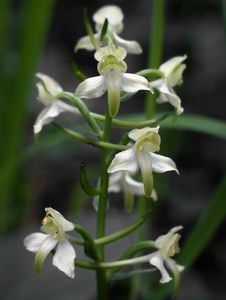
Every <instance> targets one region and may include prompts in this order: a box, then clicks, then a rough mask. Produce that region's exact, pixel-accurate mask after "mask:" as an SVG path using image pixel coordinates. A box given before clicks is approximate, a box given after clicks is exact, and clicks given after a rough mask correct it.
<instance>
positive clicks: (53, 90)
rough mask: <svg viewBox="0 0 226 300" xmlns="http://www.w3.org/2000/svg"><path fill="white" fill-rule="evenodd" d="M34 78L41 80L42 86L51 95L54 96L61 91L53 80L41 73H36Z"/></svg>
mask: <svg viewBox="0 0 226 300" xmlns="http://www.w3.org/2000/svg"><path fill="white" fill-rule="evenodd" d="M36 77H37V78H38V79H40V80H41V82H42V84H43V85H44V86H45V88H46V90H47V91H48V92H49V93H50V94H51V95H53V96H55V95H57V94H59V93H61V92H62V91H63V89H62V87H61V86H60V85H59V83H58V82H57V81H56V80H54V79H53V78H51V77H49V76H47V75H45V74H42V73H37V74H36Z"/></svg>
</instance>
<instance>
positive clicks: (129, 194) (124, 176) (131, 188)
mask: <svg viewBox="0 0 226 300" xmlns="http://www.w3.org/2000/svg"><path fill="white" fill-rule="evenodd" d="M131 175H132V174H131V173H129V172H128V171H119V172H115V173H113V174H111V175H110V177H109V187H108V192H109V193H119V192H121V191H122V192H123V195H124V201H125V208H126V210H127V211H130V210H131V209H132V207H133V202H134V196H144V195H145V192H144V184H143V182H139V181H137V180H135V179H133V178H132V176H131ZM151 198H152V199H153V200H154V201H157V193H156V191H155V190H154V189H153V190H152V194H151Z"/></svg>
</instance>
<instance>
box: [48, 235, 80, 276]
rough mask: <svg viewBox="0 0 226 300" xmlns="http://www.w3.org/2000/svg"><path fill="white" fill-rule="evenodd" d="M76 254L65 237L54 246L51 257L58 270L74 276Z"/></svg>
mask: <svg viewBox="0 0 226 300" xmlns="http://www.w3.org/2000/svg"><path fill="white" fill-rule="evenodd" d="M75 257H76V254H75V250H74V248H73V246H72V245H71V243H70V242H69V241H68V240H67V239H65V240H64V241H62V242H59V243H58V245H57V248H56V253H55V254H54V257H53V265H54V266H55V267H57V268H58V269H59V270H60V271H62V272H64V273H65V274H66V275H67V276H69V277H71V278H74V276H75V274H74V270H75V264H74V260H75Z"/></svg>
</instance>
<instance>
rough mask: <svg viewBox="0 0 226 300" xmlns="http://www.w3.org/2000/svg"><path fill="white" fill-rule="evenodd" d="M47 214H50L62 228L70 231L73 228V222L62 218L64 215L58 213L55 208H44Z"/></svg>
mask: <svg viewBox="0 0 226 300" xmlns="http://www.w3.org/2000/svg"><path fill="white" fill-rule="evenodd" d="M45 211H46V213H47V214H50V215H51V216H52V217H53V218H54V219H55V220H56V221H57V223H58V224H59V225H60V226H61V227H62V228H63V230H64V231H72V230H74V227H75V226H74V224H73V223H72V222H70V221H68V220H66V219H65V218H64V216H63V215H62V214H61V213H59V212H58V211H57V210H55V209H53V208H51V207H47V208H45Z"/></svg>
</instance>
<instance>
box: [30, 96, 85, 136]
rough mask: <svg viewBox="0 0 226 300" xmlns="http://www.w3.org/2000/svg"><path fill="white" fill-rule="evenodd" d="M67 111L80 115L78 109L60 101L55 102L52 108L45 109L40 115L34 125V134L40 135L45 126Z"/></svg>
mask: <svg viewBox="0 0 226 300" xmlns="http://www.w3.org/2000/svg"><path fill="white" fill-rule="evenodd" d="M66 111H68V112H71V113H76V114H79V111H78V110H77V108H75V107H73V106H71V105H68V104H66V103H64V102H62V101H60V100H55V101H54V102H53V103H52V104H51V105H50V106H47V107H45V108H44V109H43V110H42V111H41V113H40V114H39V115H38V117H37V119H36V121H35V124H34V133H35V134H37V133H39V132H40V131H41V130H42V128H43V126H44V125H47V124H49V123H50V122H52V120H53V119H54V118H56V117H57V116H59V115H60V114H61V113H62V112H66Z"/></svg>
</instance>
